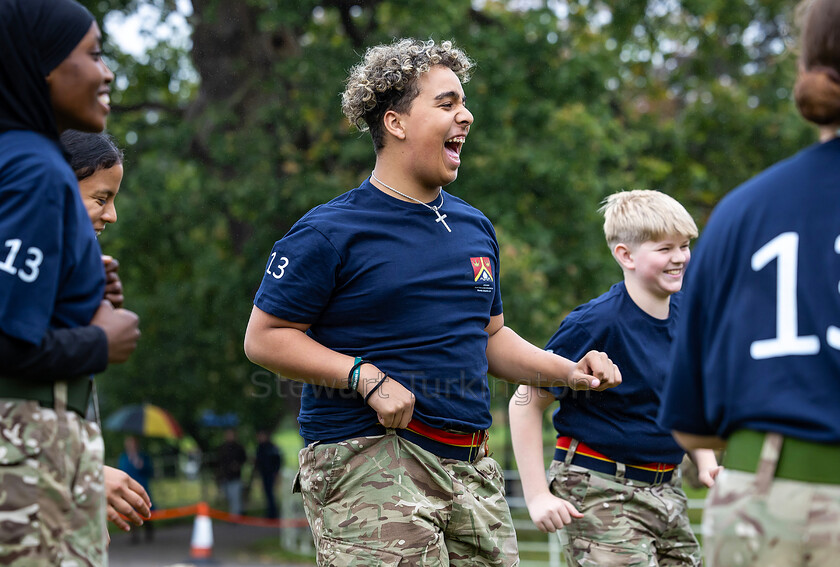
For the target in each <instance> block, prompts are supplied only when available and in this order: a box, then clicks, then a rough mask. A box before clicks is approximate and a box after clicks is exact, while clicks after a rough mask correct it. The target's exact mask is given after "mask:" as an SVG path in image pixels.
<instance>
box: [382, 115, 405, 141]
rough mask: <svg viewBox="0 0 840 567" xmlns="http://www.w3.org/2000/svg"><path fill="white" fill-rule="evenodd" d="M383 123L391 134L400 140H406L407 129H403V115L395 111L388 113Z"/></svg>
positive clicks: (383, 118)
mask: <svg viewBox="0 0 840 567" xmlns="http://www.w3.org/2000/svg"><path fill="white" fill-rule="evenodd" d="M382 122H383V125H384V126H385V130H386V131H387V132H388V133H389V134H391V135H392V136H394V137H395V138H397V139H398V140H405V128H403V124H402V115H401V114H400V113H399V112H397V111H395V110H389V111H387V112H386V113H385V115H384V116H383V117H382Z"/></svg>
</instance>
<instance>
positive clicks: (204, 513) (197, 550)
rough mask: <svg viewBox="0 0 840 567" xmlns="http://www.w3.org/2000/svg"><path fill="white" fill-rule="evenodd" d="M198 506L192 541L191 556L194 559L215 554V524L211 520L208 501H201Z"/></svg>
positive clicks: (206, 557)
mask: <svg viewBox="0 0 840 567" xmlns="http://www.w3.org/2000/svg"><path fill="white" fill-rule="evenodd" d="M196 508H197V510H196V513H195V523H194V524H193V532H192V541H191V542H190V557H191V558H193V559H209V558H210V556H212V555H213V524H212V522H211V521H210V508H209V507H208V506H207V503H206V502H199V503H198V506H196Z"/></svg>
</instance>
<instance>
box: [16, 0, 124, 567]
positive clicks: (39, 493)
mask: <svg viewBox="0 0 840 567" xmlns="http://www.w3.org/2000/svg"><path fill="white" fill-rule="evenodd" d="M100 35H101V34H100V32H99V28H98V26H97V25H96V22H95V21H94V18H93V16H92V15H91V14H90V12H89V11H88V10H86V9H85V8H84V7H83V6H81V5H80V4H79V3H77V2H74V1H73V0H0V54H2V57H0V432H2V436H0V494H2V495H3V497H2V498H0V517H1V518H3V522H2V529H0V563H1V564H4V565H70V564H78V565H102V564H105V563H107V557H106V551H105V542H106V528H105V498H104V475H103V458H104V447H103V443H102V434H101V431H100V429H99V427H98V426H97V424H95V423H93V422H90V421H88V420H86V419H85V414H86V410H87V406H88V402H89V401H90V399H91V391H92V384H93V381H92V379H91V375H92V374H95V373H98V372H102V371H103V370H104V369H105V368H106V367H107V365H108V364H109V363H117V362H124V361H125V360H127V359H128V357H129V356H130V355H131V353H132V352H133V351H134V349H135V347H136V344H137V339H138V337H139V330H138V318H137V316H136V315H135V314H134V313H131V312H129V311H125V310H123V309H115V308H114V306H113V305H112V304H111V303H110V302H108V301H105V300H104V299H103V296H104V293H105V273H104V270H103V269H102V259H101V253H100V250H99V245H98V244H97V242H96V237H95V235H94V232H93V230H92V229H91V227H90V221H89V219H88V216H87V214H86V212H85V209H84V206H83V205H82V202H81V199H80V198H79V196H78V186H77V183H76V179H75V177H74V175H73V171H72V169H71V168H70V166H69V164H68V163H67V161H66V158H65V155H64V153H63V151H62V148H61V145H60V143H59V134H60V133H61V132H63V131H65V130H67V129H70V128H75V129H79V130H85V131H91V132H98V131H101V130H103V129H104V128H105V123H106V117H107V115H108V113H109V111H110V107H109V91H110V87H109V85H110V83H111V81H113V78H114V76H113V74H112V73H111V71H110V70H109V69H108V67H107V66H106V65H105V63H104V61H103V60H102V49H101V37H100ZM56 464H59V466H56Z"/></svg>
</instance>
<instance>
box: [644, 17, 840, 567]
mask: <svg viewBox="0 0 840 567" xmlns="http://www.w3.org/2000/svg"><path fill="white" fill-rule="evenodd" d="M802 10H803V11H802V12H800V14H801V16H802V23H803V24H804V25H803V28H802V36H801V40H800V41H801V52H800V60H799V76H798V77H797V80H796V88H795V90H794V98H795V100H796V104H797V107H798V108H799V112H800V114H801V115H802V116H803V117H804V118H805V119H806V120H809V121H811V122H813V123H815V124H817V125H818V126H819V129H820V142H821V143H819V144H815V145H813V146H811V147H809V148H806V149H804V150H802V151H801V152H799V153H798V154H796V155H794V156H793V157H791V158H788V159H786V160H784V161H782V162H780V163H777V164H776V165H774V166H773V167H771V168H769V169H768V170H766V171H764V172H763V173H760V174H759V175H757V176H756V177H754V178H753V179H751V180H749V181H747V182H746V183H744V184H743V185H741V186H740V187H738V188H737V189H735V190H734V191H732V192H731V193H730V194H728V195H727V196H726V197H724V198H723V200H721V202H720V203H719V204H718V206H717V207H716V208H715V210H714V211H713V212H712V216H711V218H710V219H709V222H708V224H707V225H706V229H705V230H704V231H703V235H702V236H701V237H700V240H699V242H698V245H697V247H696V249H695V252H694V259H693V260H692V265H691V267H690V268H689V270H688V273H687V274H686V280H685V297H684V298H683V302H682V305H683V314H682V317H681V319H680V321H679V326H678V332H677V339H676V342H675V350H674V354H673V357H672V361H673V365H672V368H671V371H670V376H669V380H668V382H667V388H666V392H665V396H664V402H665V403H664V405H663V407H662V411H661V413H660V422H661V424H662V425H664V426H665V427H666V428H667V429H670V430H673V432H674V436H675V437H676V439H677V441H678V442H679V443H680V444H681V445H682V446H683V447H685V448H686V449H688V450H691V449H696V448H700V447H709V448H722V447H724V446H725V447H726V453H725V455H724V459H723V464H724V470H723V471H722V472H721V473H720V475H719V476H718V478H717V482H716V483H715V486H714V487H713V488H712V490H711V491H710V492H709V495H708V498H707V501H706V508H705V512H704V514H703V548H704V553H705V555H706V565H708V566H710V567H736V566H756V567H758V566H761V567H764V566H769V565H792V566H793V565H795V566H805V565H807V566H809V567H834V566H836V565H838V558H839V557H840V411H838V408H840V290H838V284H840V138H838V136H840V2H838V0H814V1H811V2H807V3H805V4H803V5H802Z"/></svg>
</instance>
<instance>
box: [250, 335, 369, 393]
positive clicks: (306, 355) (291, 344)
mask: <svg viewBox="0 0 840 567" xmlns="http://www.w3.org/2000/svg"><path fill="white" fill-rule="evenodd" d="M245 353H246V355H247V356H248V358H249V359H250V360H251V362H253V363H255V364H258V365H260V366H262V367H263V368H266V369H267V370H270V371H272V372H275V373H278V374H280V375H282V376H283V377H285V378H291V379H293V380H297V381H300V382H307V383H310V384H317V385H320V386H327V387H329V388H346V387H347V374H348V372H349V370H350V368H351V367H352V366H353V357H350V356H347V355H344V354H341V353H338V352H336V351H334V350H332V349H329V348H327V347H325V346H322V345H321V344H319V343H318V342H317V341H315V340H314V339H312V338H311V337H309V336H308V335H307V334H306V333H304V332H302V331H299V330H298V329H292V328H285V329H262V330H260V331H259V332H256V331H252V329H250V328H249V330H248V332H247V333H246V335H245Z"/></svg>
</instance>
